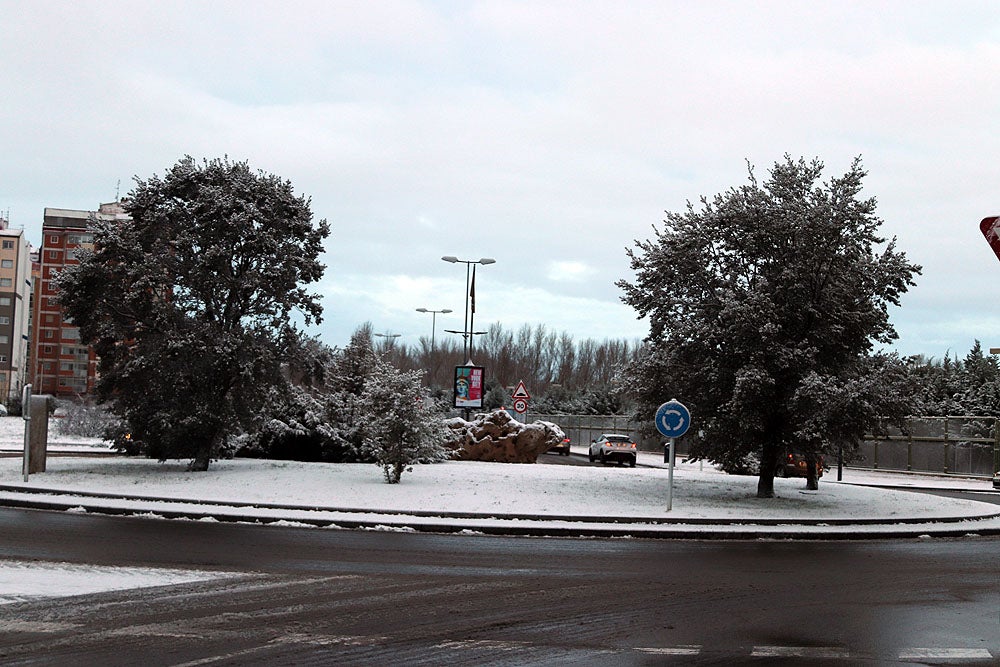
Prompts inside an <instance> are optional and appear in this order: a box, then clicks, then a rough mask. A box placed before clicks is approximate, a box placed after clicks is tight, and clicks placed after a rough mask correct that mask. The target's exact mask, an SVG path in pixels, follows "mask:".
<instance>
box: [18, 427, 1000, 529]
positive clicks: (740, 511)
mask: <svg viewBox="0 0 1000 667" xmlns="http://www.w3.org/2000/svg"><path fill="white" fill-rule="evenodd" d="M18 426H20V428H21V429H22V431H21V433H20V434H19V433H18ZM18 437H23V422H21V420H20V419H19V418H17V417H7V418H2V419H0V446H6V447H8V448H9V446H10V444H11V441H14V443H16V442H17V439H18ZM557 458H558V457H555V456H552V455H543V456H542V458H541V459H540V460H541V461H542V462H544V461H546V460H553V461H554V460H557ZM639 462H640V466H639V467H637V468H628V467H622V466H569V465H545V464H544V463H540V464H535V465H531V464H503V463H484V462H477V461H449V462H445V463H439V464H429V465H415V466H414V467H413V472H412V473H407V474H406V475H404V476H403V479H402V481H401V483H399V484H386V483H385V481H384V479H383V476H382V472H381V469H380V468H379V467H378V466H375V465H372V464H324V463H300V462H294V461H267V460H257V459H234V460H222V461H215V462H213V463H212V465H211V467H210V469H209V470H208V472H189V471H188V470H187V461H167V462H165V463H159V462H157V461H153V460H149V459H140V458H124V457H113V458H84V457H50V458H49V459H48V462H47V469H46V472H44V473H39V474H34V475H32V476H31V477H30V480H29V481H28V482H27V484H25V483H24V482H23V478H22V472H21V460H20V458H17V457H14V458H3V459H0V484H3V485H7V486H12V487H18V486H27V487H30V488H44V489H57V490H60V491H64V492H80V491H85V492H98V493H105V494H116V495H123V496H145V497H150V496H152V497H163V498H171V499H183V500H189V501H192V503H193V504H194V505H197V504H198V503H199V502H200V501H215V502H226V503H249V504H254V503H259V504H271V505H274V504H280V505H295V506H303V507H308V508H324V509H348V510H364V511H366V512H370V513H378V512H381V511H393V512H411V511H420V512H441V513H447V512H467V513H474V514H479V515H486V516H490V515H493V514H497V515H499V514H533V515H543V516H546V517H610V518H631V519H636V518H638V519H651V520H671V519H731V520H741V521H748V522H749V521H754V520H770V521H774V520H781V519H788V520H790V521H793V520H801V519H812V520H825V519H829V520H847V519H859V518H863V519H879V520H892V519H894V518H901V519H902V518H909V519H914V518H917V519H928V520H932V519H935V518H944V517H954V516H963V515H980V516H981V515H989V514H995V513H996V511H997V509H996V506H994V505H987V504H984V503H977V502H974V501H968V500H957V499H951V498H942V497H938V496H932V495H927V494H919V493H910V492H906V491H899V490H889V489H877V488H867V487H863V486H855V485H852V484H841V483H836V482H832V481H831V479H832V478H833V474H832V473H828V474H827V475H826V476H825V477H824V478H823V479H822V480H821V481H820V486H819V490H818V491H807V490H806V489H805V482H804V480H802V479H776V480H775V491H776V494H777V497H776V498H770V499H758V498H757V497H756V487H757V478H756V477H753V476H736V475H726V474H723V473H720V472H719V471H718V470H716V469H714V468H713V467H712V466H709V465H701V464H686V463H682V464H679V465H678V466H677V468H676V470H675V474H674V485H673V497H672V510H671V511H669V512H668V511H667V509H666V506H667V492H668V470H667V469H666V468H665V467H664V464H663V460H662V455H658V454H652V453H640V458H639ZM892 477H893V478H894V483H899V484H912V485H914V486H927V485H934V484H933V481H934V478H929V477H928V478H922V479H921V478H916V477H913V476H905V475H904V476H901V475H892ZM885 478H886V475H885V474H882V475H881V477H879V476H878V475H874V476H873V475H872V473H866V472H863V471H852V470H848V471H847V473H846V474H845V481H847V482H856V483H865V482H874V483H878V482H879V481H881V482H883V483H884V481H885ZM949 482H950V483H951V482H953V480H949ZM963 484H964V485H965V487H966V488H968V487H969V486H970V485H978V486H976V488H979V487H981V488H982V490H988V486H989V482H987V481H976V480H965V481H964V482H963ZM253 511H255V510H254V509H253V508H241V512H243V513H247V512H253ZM206 513H209V512H208V509H207V508H206ZM260 513H261V515H268V516H273V515H274V513H273V511H265V510H263V509H261V510H260Z"/></svg>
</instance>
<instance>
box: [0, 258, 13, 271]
mask: <svg viewBox="0 0 1000 667" xmlns="http://www.w3.org/2000/svg"><path fill="white" fill-rule="evenodd" d="M13 268H14V260H12V259H0V269H13Z"/></svg>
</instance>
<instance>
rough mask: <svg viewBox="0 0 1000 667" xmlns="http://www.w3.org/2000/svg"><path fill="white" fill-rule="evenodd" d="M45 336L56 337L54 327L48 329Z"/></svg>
mask: <svg viewBox="0 0 1000 667" xmlns="http://www.w3.org/2000/svg"><path fill="white" fill-rule="evenodd" d="M45 337H46V338H54V337H55V332H54V331H52V329H49V330H48V331H46V332H45Z"/></svg>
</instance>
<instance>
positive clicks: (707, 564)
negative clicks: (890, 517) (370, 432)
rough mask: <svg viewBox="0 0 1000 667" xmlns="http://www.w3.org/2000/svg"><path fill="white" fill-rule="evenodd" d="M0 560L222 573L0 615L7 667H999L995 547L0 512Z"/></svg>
mask: <svg viewBox="0 0 1000 667" xmlns="http://www.w3.org/2000/svg"><path fill="white" fill-rule="evenodd" d="M0 536H2V538H0V558H4V559H41V560H46V561H65V562H72V563H81V564H84V563H86V564H101V565H141V566H147V567H167V566H169V567H180V568H199V569H211V570H218V571H219V572H220V573H222V572H225V573H235V576H226V577H222V576H220V578H219V579H217V580H212V581H206V582H201V583H194V584H184V585H175V586H166V587H160V588H152V589H137V590H130V591H121V592H113V593H102V594H95V595H85V596H78V597H72V598H55V599H49V600H33V601H27V602H22V603H16V604H8V605H0V664H3V665H29V664H30V665H37V664H43V665H93V664H102V665H143V666H145V667H154V666H157V665H175V666H176V665H190V666H193V665H247V664H252V665H256V664H260V665H309V664H317V665H319V664H323V665H328V664H346V665H376V664H378V665H383V664H393V665H394V664H405V665H420V664H428V665H440V664H449V665H484V664H495V665H523V664H543V665H569V664H615V665H618V664H622V665H631V664H705V665H709V664H718V665H722V664H769V665H770V664H790V665H791V664H796V665H798V664H814V663H815V661H820V662H822V664H842V665H857V664H914V662H916V663H917V664H956V661H957V664H1000V585H998V583H1000V582H998V579H997V576H998V575H997V566H998V564H1000V556H998V553H1000V540H997V539H987V538H968V539H930V540H915V541H861V542H857V541H851V542H774V541H757V542H725V541H649V540H594V539H590V540H580V539H540V538H530V539H526V538H503V537H485V536H476V535H430V534H406V533H387V532H365V531H336V530H318V529H313V530H307V529H299V528H282V527H261V526H249V525H231V524H213V523H202V522H192V521H160V520H148V519H137V518H124V517H107V516H80V515H76V514H69V513H64V512H63V513H57V512H45V511H31V510H6V509H5V510H0Z"/></svg>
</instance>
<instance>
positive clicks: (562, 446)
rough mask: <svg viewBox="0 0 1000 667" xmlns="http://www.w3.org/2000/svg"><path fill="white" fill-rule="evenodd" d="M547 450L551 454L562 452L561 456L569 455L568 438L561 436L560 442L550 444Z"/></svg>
mask: <svg viewBox="0 0 1000 667" xmlns="http://www.w3.org/2000/svg"><path fill="white" fill-rule="evenodd" d="M548 451H549V452H551V453H553V454H562V455H563V456H569V438H563V439H562V442H560V443H559V444H558V445H552V446H551V447H549V449H548Z"/></svg>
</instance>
